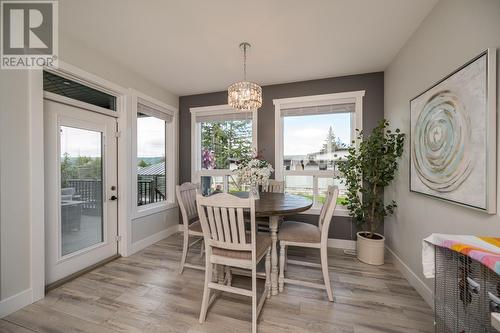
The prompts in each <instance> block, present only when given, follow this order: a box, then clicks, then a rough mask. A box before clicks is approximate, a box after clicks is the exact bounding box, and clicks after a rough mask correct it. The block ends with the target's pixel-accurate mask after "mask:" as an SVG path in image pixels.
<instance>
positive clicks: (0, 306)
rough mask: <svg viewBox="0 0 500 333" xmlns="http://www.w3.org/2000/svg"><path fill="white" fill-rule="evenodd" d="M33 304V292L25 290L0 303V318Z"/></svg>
mask: <svg viewBox="0 0 500 333" xmlns="http://www.w3.org/2000/svg"><path fill="white" fill-rule="evenodd" d="M31 303H33V290H32V289H31V288H30V289H26V290H23V291H21V292H20V293H17V294H15V295H12V296H10V297H8V298H6V299H4V300H2V301H0V318H3V317H5V316H8V315H9V314H11V313H13V312H16V311H17V310H20V309H22V308H23V307H25V306H27V305H30V304H31Z"/></svg>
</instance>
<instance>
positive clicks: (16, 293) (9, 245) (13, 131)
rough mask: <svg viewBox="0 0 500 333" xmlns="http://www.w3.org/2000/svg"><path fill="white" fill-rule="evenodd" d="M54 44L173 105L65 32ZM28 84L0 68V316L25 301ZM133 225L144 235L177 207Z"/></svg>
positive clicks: (91, 68)
mask: <svg viewBox="0 0 500 333" xmlns="http://www.w3.org/2000/svg"><path fill="white" fill-rule="evenodd" d="M59 45H60V59H61V60H63V61H64V62H66V63H69V64H71V65H73V66H76V67H79V68H81V69H83V70H85V71H88V72H90V73H93V74H95V75H98V76H100V77H102V78H104V79H106V80H108V81H111V82H113V83H115V84H118V85H121V86H122V87H124V88H134V89H136V90H138V91H140V92H142V93H144V94H146V95H150V96H152V97H154V98H156V99H158V100H160V101H163V102H165V103H167V104H170V105H172V106H175V107H177V106H178V97H177V96H176V95H174V94H172V93H170V92H168V91H166V90H164V89H163V88H161V87H159V86H157V85H154V84H152V83H151V82H149V81H148V80H147V79H145V78H143V77H141V76H140V75H138V74H137V73H133V72H130V71H128V70H127V69H126V68H123V67H120V66H118V65H117V64H116V63H115V62H113V61H111V60H110V59H107V58H105V57H103V56H102V55H100V54H98V53H96V52H94V51H93V50H91V49H88V48H86V47H85V46H84V45H82V44H80V43H78V42H75V41H73V40H72V39H71V38H69V37H68V36H64V35H63V34H62V35H61V36H60V43H59ZM28 82H29V81H28V72H27V71H22V70H8V71H6V70H0V129H1V132H0V317H1V316H2V314H6V313H8V312H11V311H13V310H15V309H16V307H20V306H22V305H26V304H27V303H26V302H29V301H30V300H31V294H30V292H31V290H30V289H31V285H30V283H31V277H30V273H31V272H30V264H31V254H30V251H31V249H30V244H31V235H30V220H29V219H30V211H29V209H28V207H29V187H30V170H29V133H30V132H29V100H28V96H29V85H28ZM120 162H121V161H119V163H120ZM41 199H42V200H43V198H41ZM133 224H134V225H133V227H132V231H133V234H132V235H131V238H132V239H134V240H137V239H141V238H148V236H151V233H158V232H159V231H161V230H166V229H167V228H168V227H169V226H170V225H176V226H177V224H178V218H177V211H176V209H175V211H172V212H169V213H168V214H167V213H165V212H164V213H160V214H156V215H151V216H149V217H147V218H145V219H138V220H135V221H133Z"/></svg>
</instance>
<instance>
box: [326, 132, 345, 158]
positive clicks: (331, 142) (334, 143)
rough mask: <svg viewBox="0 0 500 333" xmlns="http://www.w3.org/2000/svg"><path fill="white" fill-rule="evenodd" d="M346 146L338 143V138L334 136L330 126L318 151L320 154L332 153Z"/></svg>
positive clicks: (340, 142)
mask: <svg viewBox="0 0 500 333" xmlns="http://www.w3.org/2000/svg"><path fill="white" fill-rule="evenodd" d="M346 148H347V145H346V144H345V143H343V142H342V141H340V139H339V138H337V137H336V136H335V133H334V131H333V128H332V126H330V128H329V129H328V134H327V136H326V139H325V143H323V147H322V148H321V150H320V153H323V154H324V153H332V152H335V151H337V150H341V149H346Z"/></svg>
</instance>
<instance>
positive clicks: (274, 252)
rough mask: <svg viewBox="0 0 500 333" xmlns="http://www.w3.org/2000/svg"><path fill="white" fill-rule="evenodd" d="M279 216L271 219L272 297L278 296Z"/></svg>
mask: <svg viewBox="0 0 500 333" xmlns="http://www.w3.org/2000/svg"><path fill="white" fill-rule="evenodd" d="M279 220H280V218H279V216H270V217H269V229H270V230H271V240H272V247H271V295H277V294H278V247H277V243H278V223H279Z"/></svg>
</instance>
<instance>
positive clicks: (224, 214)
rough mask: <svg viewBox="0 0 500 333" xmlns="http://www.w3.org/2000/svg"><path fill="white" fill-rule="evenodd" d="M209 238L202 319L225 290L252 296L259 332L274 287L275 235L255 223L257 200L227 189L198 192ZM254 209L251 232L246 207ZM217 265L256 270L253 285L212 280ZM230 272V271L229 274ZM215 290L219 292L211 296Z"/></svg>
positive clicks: (255, 328)
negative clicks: (260, 271) (260, 287)
mask: <svg viewBox="0 0 500 333" xmlns="http://www.w3.org/2000/svg"><path fill="white" fill-rule="evenodd" d="M196 203H197V206H198V216H199V217H200V222H201V227H202V230H203V237H204V239H205V246H206V252H205V267H206V270H205V285H204V290H203V301H202V304H201V312H200V318H199V321H200V323H203V322H204V321H205V318H206V315H207V310H208V307H209V306H210V304H211V303H212V302H213V301H214V300H215V297H216V296H217V294H218V293H219V292H221V291H225V292H230V293H236V294H239V295H244V296H248V297H251V298H252V332H253V333H255V332H257V318H258V316H259V313H260V311H261V310H262V307H263V305H264V302H265V300H266V298H268V297H270V291H271V280H270V275H271V238H270V237H269V235H266V234H258V233H257V229H256V224H255V200H254V199H253V198H248V199H240V198H237V197H236V196H233V195H231V194H227V193H220V194H215V195H212V196H210V197H203V196H201V195H200V194H198V195H197V196H196ZM244 210H248V211H249V212H250V232H246V230H245V218H244V214H243V211H244ZM264 257H266V260H265V271H266V281H265V287H264V291H263V293H262V294H261V296H260V299H259V300H258V299H257V264H258V263H259V262H260V261H261V260H262V258H264ZM213 265H219V266H225V267H226V268H230V267H235V268H243V269H248V270H251V271H252V289H251V290H249V289H245V288H236V287H233V286H231V283H230V278H228V279H226V280H224V281H219V282H212V270H213ZM229 276H230V274H229ZM211 290H215V293H214V294H213V295H212V296H210V292H211Z"/></svg>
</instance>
